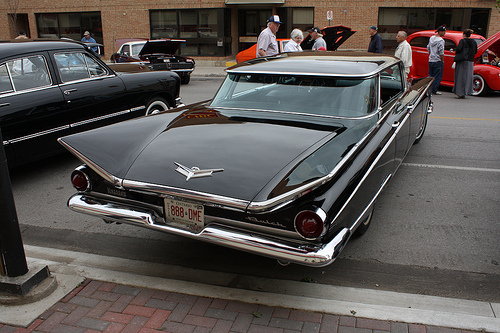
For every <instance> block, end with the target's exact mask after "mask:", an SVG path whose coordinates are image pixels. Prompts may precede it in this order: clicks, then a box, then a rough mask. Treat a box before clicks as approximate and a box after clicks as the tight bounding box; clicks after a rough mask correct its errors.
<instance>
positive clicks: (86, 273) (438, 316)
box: [0, 246, 500, 332]
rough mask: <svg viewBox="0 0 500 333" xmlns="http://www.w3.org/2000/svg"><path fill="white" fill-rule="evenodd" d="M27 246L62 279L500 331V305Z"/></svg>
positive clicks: (33, 256) (31, 254) (34, 258)
mask: <svg viewBox="0 0 500 333" xmlns="http://www.w3.org/2000/svg"><path fill="white" fill-rule="evenodd" d="M25 248H26V252H27V256H28V257H29V258H30V260H31V261H33V262H36V263H39V264H46V265H49V267H50V269H51V271H52V272H55V273H56V274H60V275H66V276H75V277H80V278H83V277H85V278H90V279H95V280H100V281H106V282H113V283H118V284H125V285H130V286H135V287H143V288H151V289H157V290H164V291H171V292H177V293H184V294H190V295H196V296H204V297H210V298H218V299H226V300H237V301H243V302H247V303H254V304H261V305H267V306H274V307H285V308H291V309H298V310H306V311H313V312H321V313H327V314H336V315H355V316H356V317H362V318H370V319H375V320H386V321H397V322H405V323H418V324H424V325H432V326H442V327H450V328H457V329H465V330H476V331H481V330H482V331H487V332H500V318H498V315H499V314H500V303H490V302H480V301H471V300H462V299H453V298H443V297H435V296H423V295H413V294H405V293H396V292H387V291H379V290H371V289H359V288H348V287H338V286H328V285H319V284H311V283H304V282H295V281H282V280H279V281H278V280H273V279H265V278H252V284H251V290H249V289H240V288H238V289H235V288H230V287H227V286H226V285H227V282H228V281H234V278H235V276H234V275H233V274H227V273H216V272H207V271H199V270H192V269H191V270H190V269H186V268H184V267H176V266H170V265H161V264H155V263H147V262H141V261H134V260H128V259H121V258H114V257H104V256H99V255H92V254H88V253H80V252H73V251H67V250H57V249H49V248H42V247H36V246H25ZM214 274H216V275H217V279H216V280H217V281H220V283H221V285H213V284H212V285H210V284H205V283H199V282H186V281H181V280H178V279H177V278H182V277H183V276H184V275H188V276H190V277H191V276H198V277H203V281H205V280H206V278H207V277H208V278H209V279H208V280H210V277H211V276H212V277H213V275H214ZM172 276H173V277H177V278H171V277H172ZM0 320H1V319H0Z"/></svg>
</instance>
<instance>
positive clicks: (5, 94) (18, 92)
mask: <svg viewBox="0 0 500 333" xmlns="http://www.w3.org/2000/svg"><path fill="white" fill-rule="evenodd" d="M47 89H59V86H54V85H50V86H49V85H47V86H42V87H35V88H31V89H23V90H9V92H2V93H0V98H4V97H10V96H16V95H21V94H25V93H27V92H34V91H42V90H47Z"/></svg>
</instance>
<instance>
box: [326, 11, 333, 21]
mask: <svg viewBox="0 0 500 333" xmlns="http://www.w3.org/2000/svg"><path fill="white" fill-rule="evenodd" d="M326 19H327V20H328V21H331V20H333V11H331V10H329V11H327V12H326Z"/></svg>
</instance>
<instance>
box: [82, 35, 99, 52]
mask: <svg viewBox="0 0 500 333" xmlns="http://www.w3.org/2000/svg"><path fill="white" fill-rule="evenodd" d="M82 42H84V43H97V42H96V41H95V39H94V38H92V37H90V32H88V31H85V33H84V34H83V38H82ZM91 49H92V51H94V52H96V53H97V51H98V48H97V46H93V47H91Z"/></svg>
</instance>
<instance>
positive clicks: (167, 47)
mask: <svg viewBox="0 0 500 333" xmlns="http://www.w3.org/2000/svg"><path fill="white" fill-rule="evenodd" d="M185 42H186V41H185V40H181V39H158V40H149V41H147V42H146V44H144V46H143V47H142V50H141V52H139V55H140V56H145V55H149V54H159V53H160V54H172V55H173V54H175V53H176V52H177V50H178V49H179V47H180V46H181V44H182V43H185Z"/></svg>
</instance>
